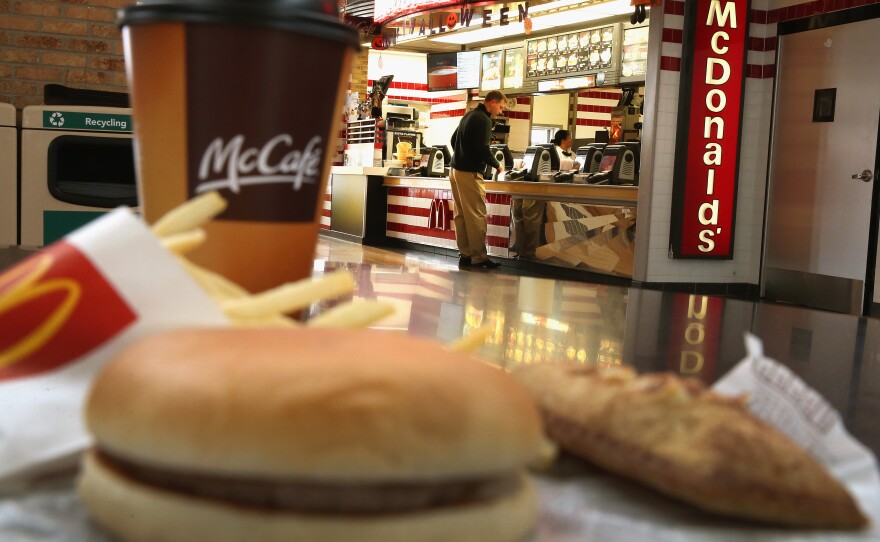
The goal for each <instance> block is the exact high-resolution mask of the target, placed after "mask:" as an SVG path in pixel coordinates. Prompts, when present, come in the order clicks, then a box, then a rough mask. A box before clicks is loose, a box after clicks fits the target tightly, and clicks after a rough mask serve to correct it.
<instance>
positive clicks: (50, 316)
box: [0, 241, 136, 381]
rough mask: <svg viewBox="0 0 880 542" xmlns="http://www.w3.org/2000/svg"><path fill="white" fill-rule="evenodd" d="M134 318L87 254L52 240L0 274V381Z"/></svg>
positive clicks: (70, 355)
mask: <svg viewBox="0 0 880 542" xmlns="http://www.w3.org/2000/svg"><path fill="white" fill-rule="evenodd" d="M135 320H136V315H135V313H134V311H132V310H131V308H130V307H129V306H128V304H127V303H126V302H125V301H124V300H123V299H122V297H121V296H120V295H119V294H118V293H117V292H116V290H115V289H114V288H113V286H112V285H111V284H110V282H109V281H107V280H106V278H105V277H104V276H103V274H102V273H101V272H100V271H99V270H98V269H97V268H96V267H95V266H94V265H93V264H92V262H91V261H89V259H88V258H86V257H85V256H84V255H83V254H82V253H80V252H79V251H78V250H77V249H76V247H74V246H73V245H70V244H68V243H66V242H63V241H62V242H59V243H56V244H54V245H52V246H50V247H48V248H47V249H44V250H43V251H42V252H39V253H37V254H36V255H34V256H32V257H31V258H29V259H27V260H25V261H24V262H22V263H20V264H19V265H17V266H15V267H13V268H11V269H10V270H8V271H7V272H5V273H3V274H0V329H3V333H2V335H0V381H2V380H9V379H14V378H22V377H26V376H33V375H35V374H39V373H43V372H46V371H50V370H54V369H57V368H59V367H61V366H64V365H66V364H68V363H70V362H74V361H77V360H78V359H80V358H81V357H82V356H83V355H86V354H87V353H88V352H90V351H91V350H93V349H94V348H96V347H98V346H100V345H102V344H103V343H105V342H106V341H107V340H109V339H111V338H112V337H113V336H115V335H116V334H117V333H119V332H120V331H122V330H123V329H125V328H126V327H127V326H128V325H130V324H131V323H132V322H134V321H135Z"/></svg>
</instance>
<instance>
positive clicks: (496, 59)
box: [480, 51, 504, 91]
mask: <svg viewBox="0 0 880 542" xmlns="http://www.w3.org/2000/svg"><path fill="white" fill-rule="evenodd" d="M503 54H504V51H492V52H490V53H483V75H482V77H481V79H480V90H481V91H486V90H500V89H501V71H502V68H503V66H502V64H501V56H502V55H503Z"/></svg>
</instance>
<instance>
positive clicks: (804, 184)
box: [762, 19, 880, 313]
mask: <svg viewBox="0 0 880 542" xmlns="http://www.w3.org/2000/svg"><path fill="white" fill-rule="evenodd" d="M867 51H880V20H876V19H875V20H869V21H862V22H858V23H852V24H847V25H840V26H834V27H829V28H823V29H818V30H811V31H807V32H801V33H797V34H791V35H785V36H780V39H779V56H778V63H777V88H776V98H775V104H776V110H775V115H774V125H773V134H774V135H773V141H772V148H771V160H770V162H771V163H770V183H769V190H768V203H767V230H766V233H765V248H764V251H765V252H764V279H763V284H762V287H763V292H764V294H765V295H766V296H768V297H772V298H774V299H781V300H787V301H793V302H798V303H802V304H806V305H809V306H817V307H818V306H820V305H822V306H824V307H823V308H828V307H829V306H835V307H838V308H835V309H832V310H842V311H846V312H853V313H859V312H861V305H862V296H863V291H864V290H863V288H864V281H865V272H866V269H867V265H868V263H867V254H868V243H869V226H870V220H871V215H870V213H871V198H872V193H873V190H874V183H873V182H862V181H861V180H858V179H853V178H852V176H853V175H855V174H859V173H861V172H862V171H864V170H865V169H868V170H873V169H874V168H875V167H876V166H875V163H874V161H875V153H876V149H877V123H878V116H880V55H877V54H873V53H872V54H866V52H867ZM817 89H836V105H835V110H834V121H833V122H813V106H814V103H813V102H814V96H815V91H816V90H817ZM872 265H873V262H872ZM777 271H790V272H795V273H800V274H809V275H815V276H814V277H813V278H810V279H809V280H808V281H807V282H809V283H810V284H824V283H825V282H826V281H827V280H826V279H830V278H839V279H842V282H841V283H842V284H849V285H850V286H847V287H842V288H840V289H835V290H834V292H837V293H836V294H832V292H829V291H826V290H824V289H823V288H818V289H811V290H808V291H798V290H797V288H795V287H793V285H792V284H790V283H787V282H786V281H785V280H782V281H780V280H777V278H778V276H779V273H778V272H777ZM792 276H798V275H792ZM833 282H836V281H833ZM851 288H856V289H857V290H858V291H857V292H856V291H854V290H851ZM832 295H845V296H846V297H845V298H840V299H838V300H835V301H831V300H830V299H828V298H829V297H830V296H832Z"/></svg>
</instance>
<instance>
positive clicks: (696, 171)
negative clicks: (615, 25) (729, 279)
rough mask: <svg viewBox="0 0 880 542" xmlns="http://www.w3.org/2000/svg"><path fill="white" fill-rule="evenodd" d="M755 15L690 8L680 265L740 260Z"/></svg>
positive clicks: (715, 5)
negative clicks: (736, 244)
mask: <svg viewBox="0 0 880 542" xmlns="http://www.w3.org/2000/svg"><path fill="white" fill-rule="evenodd" d="M749 13H750V12H749V2H748V1H747V0H736V1H733V0H730V1H724V0H693V1H691V0H688V1H687V2H686V3H685V23H684V26H685V28H684V33H683V43H682V59H681V83H680V87H679V105H678V127H677V133H676V146H675V173H674V181H673V196H672V219H671V228H670V235H669V251H670V255H671V256H672V257H673V258H709V259H728V260H729V259H732V258H733V238H734V226H735V219H736V185H737V176H738V170H739V167H738V166H739V149H740V135H741V134H740V132H741V127H742V109H743V94H744V89H745V69H746V56H747V52H748V47H747V45H748V35H749Z"/></svg>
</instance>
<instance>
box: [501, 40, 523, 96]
mask: <svg viewBox="0 0 880 542" xmlns="http://www.w3.org/2000/svg"><path fill="white" fill-rule="evenodd" d="M525 61H526V59H525V55H524V54H523V49H522V47H517V48H516V49H505V51H504V88H514V89H515V88H522V86H523V76H524V75H525V65H526V62H525Z"/></svg>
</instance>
